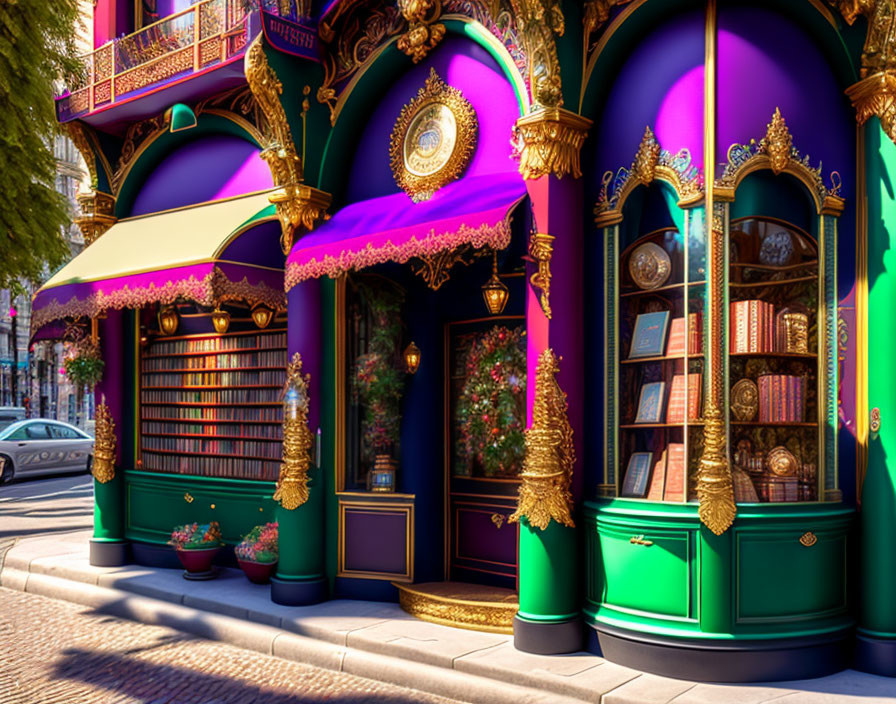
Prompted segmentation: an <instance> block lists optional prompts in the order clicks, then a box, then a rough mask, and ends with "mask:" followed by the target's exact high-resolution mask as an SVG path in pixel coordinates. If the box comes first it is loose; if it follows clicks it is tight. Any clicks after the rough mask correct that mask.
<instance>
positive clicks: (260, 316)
mask: <svg viewBox="0 0 896 704" xmlns="http://www.w3.org/2000/svg"><path fill="white" fill-rule="evenodd" d="M273 319H274V311H273V309H271V308H268V307H267V306H266V305H265V304H264V303H256V304H255V305H254V306H253V307H252V320H253V322H254V323H255V324H256V325H257V326H258V327H259V328H261V329H262V330H263V329H264V328H266V327H267V326H268V325H270V324H271V321H272V320H273Z"/></svg>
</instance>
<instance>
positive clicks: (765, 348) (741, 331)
mask: <svg viewBox="0 0 896 704" xmlns="http://www.w3.org/2000/svg"><path fill="white" fill-rule="evenodd" d="M730 325H731V339H730V347H731V352H732V354H744V353H749V352H765V353H768V352H774V351H775V306H774V305H772V304H771V303H768V302H766V301H761V300H759V299H754V300H750V301H733V302H732V303H731V307H730Z"/></svg>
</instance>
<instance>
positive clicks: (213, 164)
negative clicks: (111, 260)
mask: <svg viewBox="0 0 896 704" xmlns="http://www.w3.org/2000/svg"><path fill="white" fill-rule="evenodd" d="M272 186H273V181H272V180H271V172H270V170H269V169H268V166H267V164H266V163H265V162H264V161H262V160H261V157H259V149H258V148H257V147H256V146H255V145H254V144H251V143H250V142H247V141H245V140H242V139H239V138H238V137H231V136H229V135H215V136H210V137H201V138H199V139H197V140H195V141H193V142H190V143H189V144H187V145H186V146H183V147H181V148H180V149H177V150H176V151H174V152H172V153H171V154H169V155H168V156H167V157H165V158H164V159H163V160H162V161H161V162H160V163H159V164H158V165H157V166H156V168H155V169H153V171H152V173H151V174H150V175H149V176H148V177H147V179H146V181H145V182H144V183H143V185H142V187H141V188H140V193H139V195H138V196H137V198H136V199H135V201H134V207H133V208H132V209H131V215H143V214H145V213H154V212H158V211H160V210H168V209H170V208H179V207H182V206H184V205H192V204H194V203H203V202H205V201H209V200H218V199H220V198H229V197H231V196H236V195H240V194H242V193H252V192H253V191H261V190H264V189H265V188H271V187H272Z"/></svg>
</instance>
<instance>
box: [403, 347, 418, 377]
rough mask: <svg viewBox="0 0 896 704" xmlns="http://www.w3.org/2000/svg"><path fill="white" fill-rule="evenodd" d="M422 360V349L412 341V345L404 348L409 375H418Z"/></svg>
mask: <svg viewBox="0 0 896 704" xmlns="http://www.w3.org/2000/svg"><path fill="white" fill-rule="evenodd" d="M421 358H422V355H421V352H420V348H419V347H417V345H416V344H415V343H414V342H413V341H411V344H409V345H408V346H407V347H405V348H404V364H405V368H406V369H407V370H408V374H416V373H417V370H418V369H419V368H420V360H421Z"/></svg>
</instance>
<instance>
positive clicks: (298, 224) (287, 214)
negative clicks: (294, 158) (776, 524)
mask: <svg viewBox="0 0 896 704" xmlns="http://www.w3.org/2000/svg"><path fill="white" fill-rule="evenodd" d="M268 200H270V201H271V203H273V204H274V205H275V206H276V208H277V217H278V218H279V220H280V229H281V233H280V247H281V248H282V249H283V253H284V254H289V250H290V249H292V246H293V244H294V242H295V233H296V232H298V230H299V229H300V228H304V229H305V230H313V229H314V228H315V227H316V226H317V225H318V224H319V223H321V222H323V221H324V220H327V219H328V218H329V215H327V208H329V207H330V201H331V200H332V196H331V195H330V194H329V193H327V192H326V191H321V190H319V189H317V188H313V187H311V186H306V185H305V184H304V183H297V184H287V185H286V186H283V187H282V188H279V189H277V190H276V191H274V192H273V193H272V194H271V195H270V196H269V197H268Z"/></svg>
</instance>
